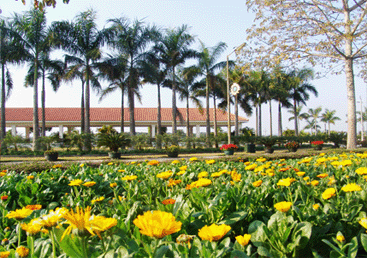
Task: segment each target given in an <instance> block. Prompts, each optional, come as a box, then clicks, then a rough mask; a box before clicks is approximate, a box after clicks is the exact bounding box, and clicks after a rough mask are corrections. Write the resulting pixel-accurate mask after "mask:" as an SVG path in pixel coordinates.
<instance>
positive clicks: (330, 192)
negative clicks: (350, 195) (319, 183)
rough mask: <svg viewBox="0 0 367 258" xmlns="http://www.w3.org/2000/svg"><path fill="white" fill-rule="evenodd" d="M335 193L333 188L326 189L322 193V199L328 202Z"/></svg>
mask: <svg viewBox="0 0 367 258" xmlns="http://www.w3.org/2000/svg"><path fill="white" fill-rule="evenodd" d="M335 193H336V191H335V189H334V188H328V189H326V190H325V191H324V192H323V193H322V198H323V199H324V200H328V199H330V198H331V197H333V196H334V195H335Z"/></svg>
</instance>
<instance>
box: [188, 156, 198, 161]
mask: <svg viewBox="0 0 367 258" xmlns="http://www.w3.org/2000/svg"><path fill="white" fill-rule="evenodd" d="M197 160H198V158H197V157H192V158H190V159H189V161H191V162H192V161H197Z"/></svg>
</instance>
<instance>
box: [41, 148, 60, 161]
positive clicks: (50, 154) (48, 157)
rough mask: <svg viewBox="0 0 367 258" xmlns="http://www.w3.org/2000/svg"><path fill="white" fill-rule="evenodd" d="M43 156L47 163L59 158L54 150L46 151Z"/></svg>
mask: <svg viewBox="0 0 367 258" xmlns="http://www.w3.org/2000/svg"><path fill="white" fill-rule="evenodd" d="M43 154H44V156H45V159H46V160H47V161H56V160H57V159H58V158H59V153H58V152H57V151H54V150H47V151H45V152H44V153H43Z"/></svg>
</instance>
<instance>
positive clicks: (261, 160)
mask: <svg viewBox="0 0 367 258" xmlns="http://www.w3.org/2000/svg"><path fill="white" fill-rule="evenodd" d="M256 161H257V162H265V161H266V158H263V157H260V158H258V159H256Z"/></svg>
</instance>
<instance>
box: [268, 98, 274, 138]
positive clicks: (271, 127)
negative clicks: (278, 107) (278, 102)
mask: <svg viewBox="0 0 367 258" xmlns="http://www.w3.org/2000/svg"><path fill="white" fill-rule="evenodd" d="M269 115H270V121H269V122H270V136H273V112H272V111H271V100H269Z"/></svg>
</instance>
